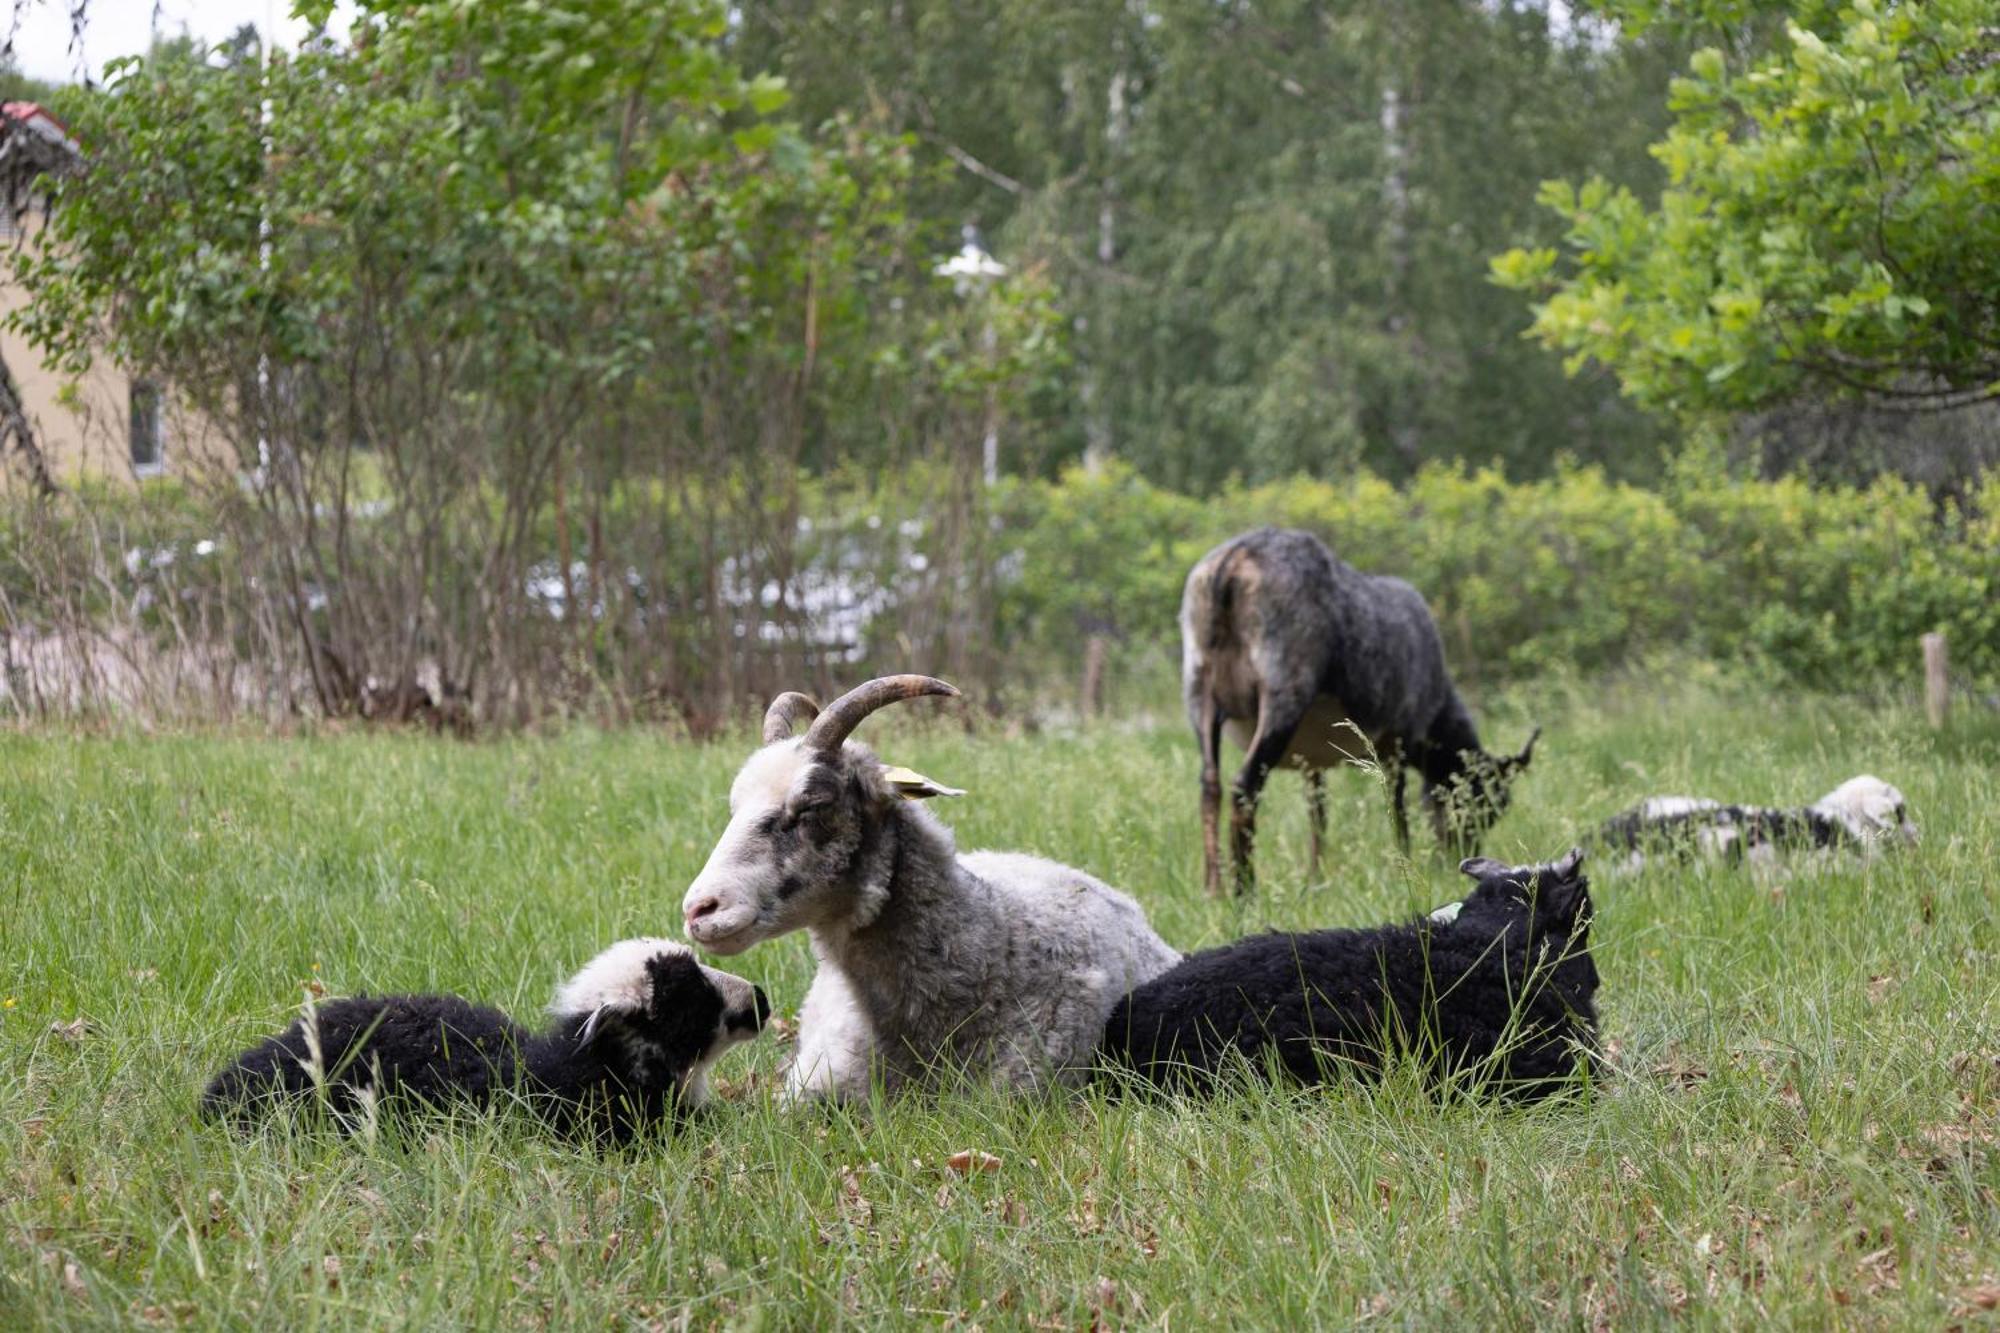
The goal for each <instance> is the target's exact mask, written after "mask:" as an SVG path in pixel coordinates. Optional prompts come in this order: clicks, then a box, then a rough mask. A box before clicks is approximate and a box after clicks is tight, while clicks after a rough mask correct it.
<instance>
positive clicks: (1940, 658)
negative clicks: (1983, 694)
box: [1924, 634, 1951, 727]
mask: <svg viewBox="0 0 2000 1333" xmlns="http://www.w3.org/2000/svg"><path fill="white" fill-rule="evenodd" d="M1950 707H1951V668H1950V665H1949V663H1948V660H1947V658H1946V656H1945V646H1944V635H1942V634H1926V635H1924V713H1925V715H1926V716H1928V717H1929V718H1930V720H1931V725H1932V726H1933V727H1942V726H1943V725H1944V716H1945V712H1946V711H1947V710H1948V709H1949V708H1950Z"/></svg>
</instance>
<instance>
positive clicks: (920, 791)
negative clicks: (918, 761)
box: [882, 764, 965, 801]
mask: <svg viewBox="0 0 2000 1333" xmlns="http://www.w3.org/2000/svg"><path fill="white" fill-rule="evenodd" d="M882 776H883V778H884V779H886V780H887V781H888V783H889V785H890V786H891V787H894V788H895V789H896V795H898V796H900V797H902V798H903V799H904V800H906V801H923V800H928V799H929V798H931V797H933V796H963V795H965V789H964V788H962V787H947V786H945V785H944V784H943V783H942V782H933V781H931V780H930V779H929V778H927V777H925V776H924V775H923V774H921V773H919V772H917V771H916V770H915V769H913V768H900V767H898V766H897V765H895V764H884V765H882Z"/></svg>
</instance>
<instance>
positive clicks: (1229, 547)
mask: <svg viewBox="0 0 2000 1333" xmlns="http://www.w3.org/2000/svg"><path fill="white" fill-rule="evenodd" d="M1248 558H1249V552H1248V550H1246V549H1245V547H1244V545H1243V543H1242V542H1241V541H1233V542H1229V543H1228V544H1226V545H1224V546H1221V547H1218V548H1217V549H1216V550H1214V551H1212V552H1210V553H1209V554H1208V555H1206V556H1204V557H1203V558H1202V560H1201V563H1199V564H1197V565H1196V566H1195V567H1194V568H1193V569H1192V570H1190V571H1189V572H1188V581H1187V587H1186V588H1185V589H1183V590H1182V592H1181V641H1182V646H1183V648H1184V649H1186V651H1187V654H1188V655H1189V656H1190V657H1192V655H1193V654H1194V653H1195V652H1196V651H1200V652H1202V653H1210V652H1214V651H1215V650H1216V649H1218V648H1221V647H1223V646H1224V645H1225V644H1227V643H1229V642H1230V640H1231V639H1232V638H1234V637H1235V629H1236V623H1235V622H1236V610H1237V606H1236V602H1237V594H1238V592H1239V591H1240V585H1241V582H1242V575H1243V568H1244V565H1245V563H1246V562H1247V560H1248Z"/></svg>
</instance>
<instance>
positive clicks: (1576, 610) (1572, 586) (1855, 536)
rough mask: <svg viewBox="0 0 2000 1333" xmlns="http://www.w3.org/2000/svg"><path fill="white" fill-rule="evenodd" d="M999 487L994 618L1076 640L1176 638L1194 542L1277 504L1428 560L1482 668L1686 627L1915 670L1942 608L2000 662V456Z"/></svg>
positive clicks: (1058, 644) (1970, 664)
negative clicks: (1003, 581) (1002, 568)
mask: <svg viewBox="0 0 2000 1333" xmlns="http://www.w3.org/2000/svg"><path fill="white" fill-rule="evenodd" d="M1008 508H1009V512H1008V515H1007V518H1008V523H1009V526H1010V528H1011V529H1012V537H1013V540H1014V542H1015V543H1016V546H1017V548H1018V551H1019V553H1020V559H1019V567H1020V576H1019V577H1018V579H1016V580H1014V581H1012V582H1011V583H1010V584H1008V585H1007V587H1006V589H1005V593H1004V601H1003V605H1002V607H1001V609H1000V615H1001V617H1002V624H1003V633H1004V634H1006V636H1007V637H1009V638H1012V639H1014V640H1015V641H1017V642H1020V643H1022V644H1023V645H1024V646H1025V645H1030V644H1032V645H1035V646H1038V647H1040V648H1042V649H1044V650H1047V651H1049V652H1051V653H1057V654H1062V655H1067V654H1070V653H1072V652H1075V651H1078V636H1079V635H1080V634H1082V633H1092V632H1103V633H1110V634H1113V635H1115V636H1118V637H1119V638H1121V639H1123V640H1124V641H1126V642H1127V643H1129V644H1136V645H1140V646H1142V647H1148V648H1150V647H1153V646H1160V647H1162V648H1170V647H1171V645H1172V641H1173V638H1174V635H1175V628H1174V625H1175V614H1176V610H1177V607H1178V604H1179V597H1180V589H1181V582H1182V580H1183V579H1184V578H1185V576H1186V573H1187V570H1188V569H1189V568H1190V567H1191V566H1192V565H1193V563H1194V562H1195V560H1196V559H1198V558H1199V557H1200V555H1201V554H1202V552H1203V551H1205V550H1207V549H1208V548H1209V547H1210V546H1212V545H1214V544H1215V543H1217V542H1219V541H1222V540H1224V539H1225V538H1227V537H1228V536H1230V535H1231V534H1232V533H1236V532H1240V531H1242V530H1244V529H1246V528H1251V527H1255V526H1257V525H1259V524H1263V523H1272V524H1278V525H1282V526H1288V527H1300V528H1305V529H1307V530H1309V531H1311V532H1314V533H1317V534H1318V535H1319V536H1320V537H1321V538H1323V539H1324V540H1326V541H1327V543H1328V544H1329V545H1330V546H1332V548H1333V549H1334V551H1335V552H1336V553H1337V554H1339V555H1340V556H1342V557H1343V558H1344V559H1346V560H1348V561H1349V562H1350V563H1352V564H1355V565H1357V566H1359V567H1360V568H1362V569H1365V570H1369V571H1371V572H1381V573H1393V574H1397V575H1400V576H1401V577H1404V578H1407V579H1409V580H1410V581H1411V582H1412V583H1414V584H1416V586H1417V587H1418V588H1420V589H1422V590H1423V592H1424V593H1425V595H1426V596H1427V597H1429V598H1430V601H1431V607H1432V610H1433V611H1434V613H1435V614H1436V615H1437V618H1438V624H1439V626H1440V628H1441V629H1442V631H1443V634H1444V637H1445V644H1446V651H1447V654H1448V655H1449V657H1450V659H1451V661H1452V664H1453V667H1454V669H1455V670H1456V671H1458V672H1459V673H1460V674H1461V675H1463V676H1465V677H1466V678H1468V679H1472V680H1481V679H1484V680H1500V679H1507V678H1519V677H1523V676H1528V675H1532V674H1534V673H1535V672H1536V671H1537V670H1540V669H1542V668H1544V667H1546V666H1547V665H1549V664H1551V663H1561V664H1564V665H1566V666H1569V667H1572V668H1575V669H1580V670H1585V671H1593V670H1604V669H1607V668H1613V667H1617V666H1619V665H1620V664H1622V663H1624V662H1626V661H1628V660H1632V659H1636V658H1638V657H1642V656H1645V655H1647V654H1650V653H1654V652H1657V651H1660V650H1677V651H1690V650H1691V651H1693V652H1696V653H1699V654H1701V655H1705V656H1708V657H1712V658H1716V659H1719V660H1734V661H1747V662H1749V663H1751V664H1752V665H1755V666H1758V667H1760V668H1762V669H1764V670H1766V671H1767V672H1772V673H1776V674H1778V675H1780V676H1782V677H1785V678H1787V679H1790V680H1794V681H1797V682H1800V683H1804V684H1810V685H1814V686H1831V687H1836V688H1837V687H1843V686H1851V685H1855V684H1860V683H1866V682H1872V681H1877V680H1880V679H1882V678H1884V677H1886V676H1888V675H1890V674H1892V673H1905V672H1908V671H1909V670H1910V669H1911V668H1912V666H1913V664H1914V663H1915V661H1916V646H1915V643H1916V639H1917V636H1918V635H1920V634H1922V633H1925V632H1926V631H1930V630H1943V631H1945V633H1946V634H1947V635H1948V636H1949V637H1950V640H1951V645H1952V653H1953V660H1954V663H1955V669H1956V670H1957V671H1958V672H1959V673H1960V674H1962V675H1964V676H1966V677H1968V678H1970V679H1973V680H1976V681H1983V682H1990V681H1993V680H1995V679H2000V480H1993V481H1989V482H1988V483H1987V484H1986V487H1985V489H1984V491H1983V492H1982V493H1981V494H1980V496H1979V497H1978V500H1977V501H1976V503H1975V504H1974V505H1973V506H1971V507H1970V508H1969V509H1961V508H1960V507H1959V506H1958V505H1956V504H1954V503H1952V502H1949V501H1946V502H1941V503H1940V502H1934V501H1932V500H1931V499H1930V498H1929V497H1928V496H1927V495H1925V494H1924V493H1923V492H1922V491H1920V490H1917V489H1915V488H1913V487H1911V486H1909V485H1908V484H1906V483H1904V482H1901V481H1898V480H1895V479H1893V478H1884V479H1882V480H1880V481H1877V482H1875V483H1874V484H1873V485H1871V486H1869V487H1866V488H1852V487H1815V486H1812V485H1809V484H1808V483H1806V482H1805V481H1803V480H1798V479H1785V480H1780V481H1770V482H1765V481H1747V480H1742V479H1738V478H1734V477H1729V476H1724V475H1719V474H1718V473H1717V472H1716V471H1715V470H1713V469H1712V468H1708V467H1706V466H1705V465H1704V464H1703V463H1702V462H1701V461H1700V460H1699V457H1698V456H1691V458H1690V461H1688V462H1685V463H1683V464H1682V465H1680V466H1678V467H1677V468H1676V469H1674V470H1673V472H1672V473H1671V475H1670V476H1669V478H1668V480H1667V482H1666V484H1665V485H1664V487H1663V488H1661V489H1659V490H1646V489H1642V488H1640V487H1636V486H1631V485H1626V484H1623V483H1618V482H1613V481H1611V480H1609V479H1608V478H1607V477H1606V476H1605V475H1604V474H1603V473H1602V472H1601V471H1599V470H1597V469H1595V468H1577V467H1564V468H1559V469H1557V471H1556V472H1555V474H1554V475H1552V476H1550V477H1548V478H1546V479H1543V480H1538V481H1526V482H1512V481H1509V480H1507V479H1506V477H1505V476H1503V475H1502V474H1501V473H1500V472H1498V471H1496V470H1494V469H1490V468H1481V469H1468V468H1465V467H1462V466H1460V467H1446V466H1438V467H1432V468H1428V469H1425V470H1424V471H1423V472H1421V473H1420V474H1419V475H1418V476H1417V477H1416V479H1415V480H1414V481H1413V482H1412V483H1411V484H1410V485H1409V486H1408V487H1407V488H1405V489H1397V488H1396V487H1394V486H1391V485H1390V484H1388V483H1387V482H1386V481H1384V480H1382V479H1381V478H1379V477H1375V476H1372V475H1370V474H1367V473H1361V474H1358V475H1357V476H1355V477H1354V478H1352V479H1351V480H1348V481H1344V482H1339V483H1335V482H1327V481H1320V480H1315V479H1311V478H1299V479H1296V480H1294V481H1291V482H1286V483H1277V484H1268V485H1263V486H1257V487H1236V488H1232V489H1228V490H1225V491H1223V492H1222V493H1220V494H1218V495H1217V496H1215V497H1214V498H1213V499H1210V500H1206V501H1197V500H1193V499H1190V498H1188V497H1186V496H1181V495H1176V494H1174V493H1172V492H1168V491H1162V490H1159V489H1157V488H1155V487H1153V486H1150V485H1148V484H1147V483H1146V482H1145V481H1144V480H1142V479H1141V478H1139V477H1138V476H1136V475H1135V474H1133V473H1131V472H1130V471H1128V470H1126V469H1122V468H1118V467H1112V468H1108V469H1105V470H1104V471H1102V472H1101V473H1099V474H1098V475H1090V474H1087V473H1085V472H1083V471H1081V470H1076V471H1072V472H1070V473H1067V474H1065V475H1064V476H1063V477H1061V478H1060V479H1059V480H1057V481H1055V482H1052V483H1048V484H1043V485H1038V486H1031V487H1024V488H1021V489H1019V490H1017V491H1016V492H1015V493H1014V494H1013V495H1012V496H1011V497H1010V499H1009V502H1008Z"/></svg>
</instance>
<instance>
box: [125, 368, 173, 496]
mask: <svg viewBox="0 0 2000 1333" xmlns="http://www.w3.org/2000/svg"><path fill="white" fill-rule="evenodd" d="M160 407H161V402H160V386H159V385H157V384H155V383H153V382H152V381H151V380H133V381H132V470H133V471H134V472H136V473H138V474H139V475H140V476H142V477H144V476H150V475H152V474H154V473H156V472H158V471H160V469H161V468H162V467H163V466H164V465H165V462H166V448H165V446H166V422H165V420H164V419H163V416H162V414H161V411H160Z"/></svg>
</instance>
